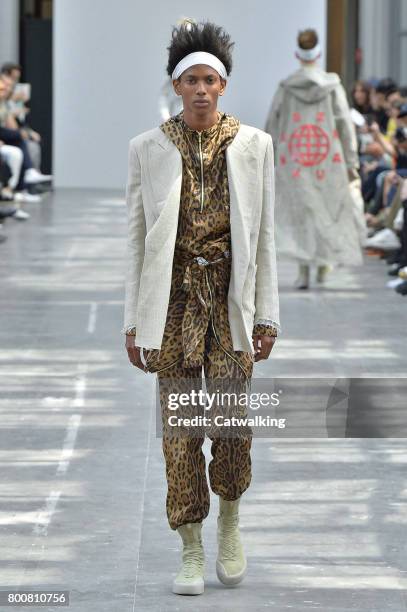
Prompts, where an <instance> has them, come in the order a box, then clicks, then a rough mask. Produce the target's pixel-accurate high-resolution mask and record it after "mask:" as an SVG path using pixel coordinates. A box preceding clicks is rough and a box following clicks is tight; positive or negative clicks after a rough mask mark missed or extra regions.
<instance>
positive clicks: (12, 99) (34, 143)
mask: <svg viewBox="0 0 407 612" xmlns="http://www.w3.org/2000/svg"><path fill="white" fill-rule="evenodd" d="M5 66H6V70H7V66H8V64H5ZM14 66H15V65H14ZM4 70H5V67H4V66H3V68H2V71H1V73H0V76H1V78H2V80H3V82H4V83H6V86H7V88H8V94H7V108H8V110H9V113H10V116H11V117H13V118H14V127H15V129H19V130H20V134H21V136H22V137H23V138H24V139H25V140H26V143H27V147H28V150H29V153H30V156H31V160H32V163H33V166H34V168H36V169H37V170H39V171H41V136H40V134H39V133H38V132H36V131H35V130H33V129H32V128H31V127H30V125H29V124H28V122H27V115H28V114H29V112H30V109H29V108H28V107H27V106H26V104H27V103H28V101H29V95H28V94H27V93H26V92H25V91H24V90H23V91H19V90H18V89H17V86H18V85H19V83H18V81H16V80H15V78H19V76H18V75H19V73H17V71H16V69H14V70H11V69H8V72H4ZM13 74H16V75H17V76H16V77H14V78H13V76H12V75H13ZM26 86H27V87H29V86H28V84H26Z"/></svg>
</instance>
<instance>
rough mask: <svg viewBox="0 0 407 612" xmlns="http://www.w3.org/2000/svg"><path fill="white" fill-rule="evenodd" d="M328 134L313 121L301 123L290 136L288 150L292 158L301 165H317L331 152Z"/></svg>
mask: <svg viewBox="0 0 407 612" xmlns="http://www.w3.org/2000/svg"><path fill="white" fill-rule="evenodd" d="M329 146H330V145H329V137H328V134H327V133H326V132H325V131H324V130H323V129H322V128H321V127H320V126H319V125H314V124H312V123H305V124H304V125H300V126H299V127H298V128H297V129H296V130H294V132H293V133H292V134H291V136H290V140H289V141H288V150H289V151H290V155H291V159H292V160H293V161H296V162H298V163H299V164H301V166H317V165H318V164H320V163H321V162H323V161H324V159H325V158H326V157H327V155H328V153H329Z"/></svg>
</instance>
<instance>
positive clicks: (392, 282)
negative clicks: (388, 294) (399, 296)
mask: <svg viewBox="0 0 407 612" xmlns="http://www.w3.org/2000/svg"><path fill="white" fill-rule="evenodd" d="M402 283H404V281H403V279H402V278H392V279H391V280H389V282H388V283H386V287H389V289H395V288H396V287H398V285H401V284H402Z"/></svg>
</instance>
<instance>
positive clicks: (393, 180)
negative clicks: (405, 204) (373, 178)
mask: <svg viewBox="0 0 407 612" xmlns="http://www.w3.org/2000/svg"><path fill="white" fill-rule="evenodd" d="M376 134H377V137H378V138H379V139H383V140H384V136H383V135H382V134H381V133H380V131H379V127H378V125H377V124H376ZM386 146H387V147H388V148H389V151H391V153H392V154H393V155H394V165H395V168H394V170H389V171H386V172H384V173H382V175H380V176H381V178H382V182H381V190H380V192H379V195H380V197H378V198H376V199H375V202H374V204H373V205H372V206H371V207H369V209H368V212H367V214H366V222H367V224H368V225H369V226H372V227H380V226H381V225H382V223H383V219H385V217H386V216H387V214H388V212H389V210H390V207H391V205H392V202H393V198H394V196H395V194H396V189H397V187H398V186H399V185H400V184H401V183H402V181H403V179H405V178H407V127H398V128H397V130H396V134H395V136H394V139H393V142H392V143H386Z"/></svg>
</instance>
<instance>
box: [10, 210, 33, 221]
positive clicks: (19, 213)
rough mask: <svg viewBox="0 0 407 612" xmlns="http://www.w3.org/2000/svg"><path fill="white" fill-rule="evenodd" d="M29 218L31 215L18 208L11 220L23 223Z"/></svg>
mask: <svg viewBox="0 0 407 612" xmlns="http://www.w3.org/2000/svg"><path fill="white" fill-rule="evenodd" d="M30 216H31V215H29V214H28V212H25V210H22V209H21V208H18V209H17V210H16V212H15V213H14V215H13V219H18V220H19V221H25V220H26V219H29V218H30Z"/></svg>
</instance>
